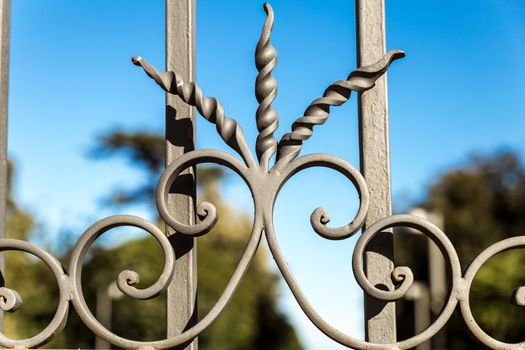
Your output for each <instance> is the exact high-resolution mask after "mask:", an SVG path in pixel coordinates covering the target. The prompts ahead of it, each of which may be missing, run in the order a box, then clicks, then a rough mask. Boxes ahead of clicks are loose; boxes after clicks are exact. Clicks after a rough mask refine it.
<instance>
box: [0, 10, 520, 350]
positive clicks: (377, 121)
mask: <svg viewBox="0 0 525 350" xmlns="http://www.w3.org/2000/svg"><path fill="white" fill-rule="evenodd" d="M356 5H357V6H356V8H357V17H358V20H357V33H358V54H359V60H358V61H359V65H360V68H358V69H356V70H355V71H353V72H352V73H351V74H350V75H349V76H348V77H347V78H346V79H344V80H339V81H336V82H334V83H333V84H331V85H330V86H328V87H327V88H326V90H325V92H324V94H323V96H321V97H319V98H317V99H315V100H314V101H312V103H311V104H310V105H309V106H308V107H307V108H306V110H305V112H304V115H303V116H301V117H300V118H298V119H297V120H296V121H295V122H294V123H293V124H292V126H291V131H290V132H288V133H286V134H285V135H284V136H283V137H282V138H281V139H280V140H279V141H277V139H276V138H275V137H274V135H273V134H274V132H275V131H276V129H277V126H278V115H277V111H276V110H275V109H273V107H272V102H273V100H274V99H275V97H276V94H277V81H276V80H275V78H274V77H273V76H272V70H273V68H274V67H275V65H276V63H277V53H276V50H275V48H274V47H273V46H272V44H271V41H270V34H271V30H272V26H273V22H274V13H273V10H272V8H271V7H270V5H268V4H265V6H264V9H265V10H266V12H267V18H266V21H265V23H264V27H263V30H262V34H261V37H260V39H259V42H258V44H257V47H256V52H255V61H256V66H257V69H258V71H259V74H258V76H257V79H256V88H255V94H256V97H257V100H258V102H259V108H258V109H257V112H256V122H257V128H258V130H259V135H258V137H257V141H256V154H255V157H254V155H253V154H252V153H251V151H250V148H249V147H248V144H247V142H246V140H245V138H244V136H243V132H242V129H241V126H240V125H239V124H238V123H237V122H236V121H235V120H234V119H232V118H230V117H228V116H227V115H226V114H225V109H224V107H223V106H222V104H221V103H220V102H219V101H218V100H216V99H215V98H213V97H206V96H204V94H203V92H202V91H201V88H200V86H199V85H197V84H196V83H194V82H193V80H194V76H195V71H194V66H195V57H194V35H195V32H194V27H193V23H194V17H195V1H194V0H181V1H176V0H168V1H167V16H166V18H167V21H166V25H167V36H166V37H167V56H166V58H167V60H166V61H167V71H166V72H159V71H158V70H157V69H156V68H154V67H153V66H151V65H150V64H149V63H148V62H147V61H146V60H145V59H143V58H141V57H134V58H133V59H132V62H133V63H134V64H135V65H137V66H140V67H142V68H143V70H144V71H145V73H146V74H147V75H149V76H150V77H151V78H152V79H153V80H154V81H155V82H156V83H157V84H158V85H159V86H160V87H161V88H162V89H163V90H165V91H166V93H167V94H166V96H167V97H166V148H167V167H166V169H165V171H164V172H163V173H162V175H161V176H160V179H159V181H158V185H157V192H156V204H157V209H158V211H159V214H160V216H161V218H162V219H163V220H164V221H165V222H166V224H167V232H166V233H164V232H162V231H161V230H160V229H159V228H158V227H156V226H155V225H154V224H152V223H150V222H148V221H146V220H144V219H142V218H140V217H135V216H125V215H122V216H111V217H108V218H105V219H102V220H100V221H98V222H97V223H95V224H93V225H92V226H91V227H90V228H88V229H87V231H86V232H85V233H84V234H83V235H82V236H81V238H80V239H79V240H78V241H77V243H76V245H75V247H74V249H73V251H72V254H71V258H70V263H69V267H68V268H67V269H64V268H63V267H62V266H61V264H60V262H59V261H58V260H57V259H56V258H55V257H54V256H52V255H51V254H49V253H47V252H45V251H44V250H42V249H40V248H38V247H36V246H35V245H33V244H31V243H29V242H25V241H20V240H14V239H6V238H2V239H0V251H6V250H18V251H23V252H27V253H30V254H32V255H34V256H36V257H38V258H39V259H41V260H42V261H43V262H44V263H45V264H46V265H47V266H48V267H49V268H50V269H51V271H52V272H53V274H54V276H55V278H56V281H57V284H58V286H59V294H60V297H59V303H58V307H57V310H56V313H55V316H54V317H53V319H52V321H51V322H50V323H49V325H48V326H47V327H46V328H45V329H44V330H43V331H41V332H40V333H39V334H37V335H35V336H34V337H31V338H28V339H22V340H14V339H9V338H8V337H6V336H5V335H4V334H0V345H1V346H2V347H6V348H15V347H23V348H33V347H38V346H40V345H43V344H45V343H46V342H48V341H49V340H51V339H52V338H53V337H54V336H55V335H56V334H58V333H59V332H60V331H61V330H62V329H63V328H64V327H65V324H66V319H67V313H68V310H69V308H70V307H73V308H74V309H75V310H76V312H77V313H78V315H79V316H80V318H81V319H82V321H83V322H84V324H85V325H86V326H87V327H88V328H89V329H90V330H91V331H92V332H93V333H94V334H95V335H96V336H98V337H100V338H102V339H104V340H105V341H107V342H108V343H110V344H112V345H114V346H118V347H122V348H172V347H186V348H188V349H196V348H197V344H196V342H195V341H194V340H195V339H196V338H197V337H198V336H199V334H200V333H201V332H203V331H204V330H205V329H206V328H207V327H208V326H209V325H210V324H211V323H212V322H213V321H214V320H215V319H216V318H217V317H218V316H219V314H220V313H221V312H222V310H223V309H224V308H225V307H226V305H227V303H228V301H229V300H230V298H232V296H233V294H234V292H235V289H236V288H237V286H238V285H239V283H240V281H241V280H242V278H243V275H244V273H245V272H246V270H247V268H248V266H249V265H250V262H251V261H252V259H253V257H254V255H255V253H256V251H257V249H258V247H259V243H260V240H261V237H262V235H263V234H264V235H265V237H266V240H267V242H268V245H269V248H270V251H271V254H272V256H273V258H274V260H275V261H276V263H277V266H278V268H279V270H280V271H281V273H282V275H283V277H284V279H285V280H286V282H287V284H288V286H289V288H290V290H291V291H292V293H293V295H294V297H295V299H296V300H297V302H298V304H299V305H300V307H301V308H302V310H303V311H304V313H305V314H306V315H307V316H308V317H309V319H310V320H311V321H312V323H314V324H315V326H317V328H319V329H320V330H321V331H322V332H323V333H325V334H326V335H327V336H328V337H330V338H332V339H333V340H335V341H336V342H338V343H340V344H342V345H345V346H347V347H349V348H355V349H409V348H412V347H415V346H418V345H420V344H423V343H424V342H426V341H428V340H429V339H430V338H431V337H433V336H434V335H435V334H436V333H437V332H438V331H439V330H440V329H442V328H443V327H444V325H445V324H446V322H447V321H448V319H449V318H450V316H451V315H452V313H453V312H454V310H456V309H457V308H458V309H459V313H460V315H461V316H462V318H463V320H464V321H465V324H466V326H467V329H468V331H469V332H470V334H471V335H472V336H473V337H474V338H475V339H476V340H478V341H480V342H481V343H483V344H485V345H486V346H488V347H490V348H495V349H524V348H525V343H517V344H507V343H503V342H500V341H498V340H496V339H494V338H492V337H491V336H489V335H488V334H486V333H485V332H484V331H483V330H482V329H481V328H480V327H479V326H478V324H477V323H476V321H475V320H474V318H473V316H472V312H471V309H470V305H469V293H470V287H471V284H472V281H473V279H474V276H475V275H476V273H477V272H478V271H479V269H480V268H481V266H482V265H483V264H484V263H485V262H486V261H487V260H488V259H489V258H491V257H492V256H494V255H495V254H497V253H499V252H501V251H504V250H508V249H513V248H525V236H519V237H513V238H509V239H506V240H503V241H501V242H498V243H496V244H494V245H492V246H490V247H489V248H487V249H486V250H485V251H484V252H482V253H481V254H480V255H479V256H478V257H477V258H476V259H475V260H474V261H473V262H472V263H471V264H470V266H469V267H468V269H467V270H466V273H465V274H462V268H461V266H460V262H459V259H458V256H457V253H456V250H455V249H454V246H453V245H452V243H451V242H450V240H449V239H448V238H447V236H446V235H445V234H444V233H443V232H442V231H441V229H440V228H438V227H437V226H435V225H434V224H432V223H430V222H429V221H427V220H425V219H423V218H420V217H417V216H411V215H392V213H391V200H390V197H391V194H390V180H389V177H390V175H389V174H390V172H389V153H388V152H389V145H388V108H387V90H386V77H385V75H384V74H385V72H386V70H387V69H388V67H389V65H390V64H391V63H392V61H394V60H396V59H399V58H401V57H403V56H404V53H403V52H402V51H398V50H394V51H389V52H386V53H385V35H384V4H383V0H357V2H356ZM8 12H9V1H8V0H1V1H0V14H1V16H0V19H1V21H2V22H1V26H0V27H1V30H2V32H1V35H2V39H3V40H2V46H1V48H2V52H1V53H0V58H1V59H2V61H1V63H2V70H1V72H2V75H1V84H0V85H1V88H2V91H1V92H2V96H1V98H2V99H1V101H0V103H1V111H2V125H0V130H1V134H0V136H3V138H2V139H1V140H0V143H1V144H0V151H2V155H1V157H0V160H1V161H2V162H3V164H2V166H3V168H2V173H0V180H1V181H3V184H2V192H4V191H5V188H6V186H5V181H6V178H5V169H6V167H5V165H6V164H5V162H6V153H5V151H6V146H5V133H6V121H7V109H6V98H7V76H6V72H7V68H6V67H7V62H6V60H7V57H8V53H7V51H6V50H8V41H7V39H6V38H8V34H6V33H8V30H9V25H8V20H9V16H8ZM352 91H354V92H356V93H358V94H359V107H360V109H359V117H360V120H359V123H360V131H361V132H360V135H361V140H360V147H361V163H362V169H361V171H359V170H357V169H356V168H355V167H354V166H352V165H351V164H349V163H348V162H346V161H345V160H343V159H341V158H338V157H336V156H333V155H328V154H307V155H304V156H299V153H300V151H301V148H302V144H303V142H306V141H307V140H308V139H309V138H310V137H311V136H312V134H313V131H314V127H315V126H320V125H322V124H323V123H324V122H325V121H326V120H327V118H329V114H330V109H331V108H332V107H337V106H340V105H342V104H344V103H346V102H347V101H348V100H349V98H350V95H351V93H352ZM193 107H195V108H196V110H197V111H198V112H199V113H200V114H201V115H202V116H203V117H204V118H205V119H206V120H208V121H209V122H210V123H212V124H215V127H216V129H217V132H218V134H219V135H220V136H221V138H222V139H223V140H224V142H225V143H226V144H227V145H228V146H230V147H231V148H232V149H233V150H234V151H235V152H236V153H237V154H238V155H239V156H240V158H241V159H242V160H241V159H239V158H237V157H235V156H233V155H231V154H228V153H226V152H222V151H218V150H194V144H195V142H194V135H195V129H194V124H195V123H194V118H195V112H194V108H193ZM184 119H185V120H186V121H188V122H187V123H179V122H178V121H180V120H184ZM180 125H184V127H183V128H181V127H180ZM274 155H275V161H274V162H272V159H274V158H273V156H274ZM201 163H215V164H217V165H221V166H225V167H228V168H229V169H231V170H233V171H234V172H235V173H237V174H238V175H239V176H240V177H241V178H242V179H243V180H244V181H245V182H246V184H247V185H248V187H249V189H250V191H251V194H252V196H253V200H254V211H255V213H254V223H253V227H252V231H251V234H250V238H249V240H248V243H247V245H246V247H245V250H244V252H243V254H242V257H241V258H240V261H239V263H238V265H237V267H236V268H235V271H234V273H233V275H232V277H231V279H230V280H229V282H228V284H227V286H226V288H225V289H224V292H223V293H222V295H221V296H220V297H219V299H218V301H217V302H216V304H215V305H214V306H213V308H212V309H211V310H210V311H209V313H208V314H206V315H204V316H203V317H202V318H201V319H200V320H197V318H196V312H195V310H194V306H195V304H194V303H195V297H196V296H195V295H196V286H195V285H196V282H195V281H196V268H195V256H194V254H195V253H194V250H193V246H194V238H195V237H198V236H201V235H204V234H206V233H207V232H208V231H209V230H210V229H211V228H212V227H213V226H214V225H215V223H216V222H217V220H219V218H218V216H217V211H216V208H215V207H214V205H213V204H212V203H208V202H203V203H200V204H199V205H198V206H197V207H196V211H195V213H196V215H197V216H198V218H199V219H200V221H198V222H196V221H195V220H194V214H195V213H194V210H193V206H194V199H195V181H194V172H193V169H194V167H195V166H196V165H197V164H201ZM311 167H327V168H331V169H333V170H335V171H337V172H339V173H341V174H342V175H344V176H345V177H346V178H347V179H348V180H349V181H350V182H352V184H353V185H354V186H355V188H356V190H357V193H358V195H359V201H360V206H359V210H358V212H357V214H356V215H355V217H354V218H353V219H352V220H351V221H350V222H349V223H348V224H347V225H344V226H342V227H338V228H332V227H329V226H327V224H328V223H329V215H328V213H327V212H326V210H325V209H323V208H318V209H316V210H315V211H314V212H313V213H312V214H311V217H310V222H311V225H312V228H313V229H314V231H315V232H316V233H317V234H319V235H320V236H322V237H324V238H326V239H331V240H342V239H346V238H348V237H351V236H353V235H354V234H356V233H357V232H358V231H359V230H361V229H362V230H363V232H362V234H361V236H360V237H359V239H358V241H357V244H356V246H355V249H354V252H353V257H352V267H353V272H354V275H355V277H356V279H357V282H358V283H359V285H360V286H361V288H362V289H363V290H364V292H365V295H366V302H365V304H366V305H365V310H367V311H366V312H365V317H366V321H367V323H366V340H360V339H356V338H354V337H351V336H349V335H347V334H345V333H343V332H341V331H340V330H338V329H336V328H335V327H334V326H332V325H331V324H330V323H328V322H327V321H325V320H324V319H323V318H322V317H321V316H320V315H319V314H318V313H317V311H316V310H315V309H314V307H313V306H312V305H311V304H310V302H309V301H308V299H307V298H306V296H305V294H304V293H303V291H302V289H301V287H300V285H299V284H298V282H297V280H296V279H295V277H294V275H293V273H292V272H291V270H290V268H289V266H288V264H287V262H286V259H285V257H284V256H283V254H282V252H281V250H280V247H279V245H278V242H277V239H276V236H275V231H274V227H273V210H274V203H275V201H276V198H277V196H278V194H279V191H280V190H281V188H282V187H283V186H284V185H285V184H286V182H287V181H288V180H289V179H290V178H291V177H292V176H294V175H295V174H296V173H298V172H300V171H302V170H304V169H307V168H311ZM183 173H184V174H189V175H190V176H189V177H188V176H185V177H184V178H185V179H186V180H184V181H181V180H180V179H181V176H180V175H181V174H183ZM177 186H178V187H179V188H180V186H183V188H184V189H185V191H182V192H181V191H178V193H179V194H177V193H175V192H173V188H174V187H177ZM2 192H0V194H2ZM0 202H1V203H2V204H1V205H2V206H4V203H5V195H4V197H3V198H1V200H0ZM0 209H1V212H2V213H1V214H2V215H3V216H2V217H1V219H2V220H0V221H1V222H2V223H1V225H5V206H4V207H0ZM119 226H133V227H138V228H140V229H143V230H145V231H146V232H148V233H149V234H151V235H152V236H153V237H154V238H155V239H156V240H157V241H158V242H159V244H160V245H161V247H162V250H163V253H164V258H165V262H164V268H163V270H162V273H161V275H160V277H159V278H158V279H157V281H156V282H155V283H154V284H153V285H151V286H149V287H148V288H145V289H138V288H136V284H137V283H138V281H139V275H138V273H137V272H134V271H130V270H125V271H123V272H121V273H120V274H119V276H118V279H117V285H118V288H119V289H120V290H121V291H122V292H123V293H124V294H126V295H128V296H130V297H133V298H137V299H148V298H152V297H155V296H157V295H158V294H159V293H161V292H163V291H165V290H168V300H167V310H168V312H167V315H168V316H167V322H168V334H167V337H166V338H165V339H162V340H158V341H148V342H142V341H136V340H130V339H126V338H123V337H120V336H118V335H117V334H114V333H112V332H111V331H110V330H109V329H108V328H106V327H104V326H103V325H102V324H101V323H100V322H99V321H98V320H97V319H96V318H95V317H94V315H93V314H92V312H91V311H90V310H89V308H88V307H87V304H86V300H85V298H84V295H83V293H82V282H81V276H82V267H83V264H84V260H85V258H86V255H87V253H88V251H89V249H90V248H91V246H92V245H93V243H94V241H95V240H96V239H97V238H98V237H99V236H100V235H102V234H104V233H105V232H106V231H108V230H111V229H113V228H115V227H119ZM2 227H4V226H1V227H0V231H2V233H3V232H4V231H5V228H2ZM395 227H409V228H413V229H416V230H418V231H420V232H422V233H423V234H424V235H426V236H427V237H428V238H430V239H431V240H432V241H433V242H434V243H435V244H436V246H437V247H438V248H439V250H440V251H441V253H442V254H443V256H444V258H445V261H446V263H447V266H448V269H449V272H450V282H449V292H448V296H447V298H446V299H447V300H446V301H445V303H444V307H443V308H442V310H441V312H440V314H439V316H438V317H437V318H436V319H435V320H434V322H433V323H432V324H431V325H430V326H429V327H427V328H426V329H424V330H423V331H421V332H420V333H419V334H416V335H414V336H413V337H411V338H409V339H406V340H402V341H397V340H396V334H395V309H394V307H395V303H394V301H396V300H398V299H400V298H402V297H403V296H405V295H406V293H407V292H408V290H409V288H410V287H411V286H412V284H413V282H414V277H413V274H412V272H411V270H410V268H408V267H405V266H398V267H394V263H393V247H392V236H393V231H392V229H393V228H395ZM169 236H173V237H170V239H169V238H168V237H169ZM174 245H175V246H176V247H177V248H178V249H177V250H178V251H183V252H184V254H181V255H180V256H176V254H175V250H174ZM181 246H182V247H183V249H179V248H180V247H181ZM513 298H514V301H515V303H517V304H518V305H522V306H523V305H525V287H520V288H518V289H517V290H516V291H515V293H514V295H513ZM21 305H22V300H21V298H20V296H19V295H18V293H17V292H16V291H14V290H12V289H9V281H7V282H6V286H2V287H1V288H0V308H1V309H2V310H3V311H11V312H12V311H16V309H18V308H19V307H20V306H21ZM371 310H376V311H375V312H373V313H372V312H371ZM377 310H379V312H377Z"/></svg>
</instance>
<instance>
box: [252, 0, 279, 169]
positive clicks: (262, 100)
mask: <svg viewBox="0 0 525 350" xmlns="http://www.w3.org/2000/svg"><path fill="white" fill-rule="evenodd" d="M264 10H265V11H266V14H267V17H266V21H265V22H264V27H263V30H262V33H261V38H260V39H259V42H258V43H257V48H256V49H255V65H256V66H257V70H258V71H259V74H258V75H257V79H256V80H255V96H256V97H257V101H258V102H259V107H258V108H257V112H256V114H255V118H256V121H257V130H259V135H258V136H257V141H256V153H257V158H258V159H259V162H260V163H261V167H262V168H264V169H267V168H268V161H269V159H270V157H271V156H272V155H273V154H274V153H275V152H277V140H276V139H275V137H274V136H273V133H274V132H275V131H276V130H277V128H278V127H279V118H278V116H277V111H276V110H275V109H274V108H273V107H272V102H273V101H274V100H275V97H276V96H277V80H276V79H275V78H274V77H273V75H272V70H273V69H274V68H275V66H276V65H277V52H276V51H275V48H274V47H273V46H272V44H271V42H270V33H271V31H272V28H273V19H274V14H273V9H272V7H271V6H270V5H269V4H268V3H266V4H264Z"/></svg>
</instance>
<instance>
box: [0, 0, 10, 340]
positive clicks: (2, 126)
mask: <svg viewBox="0 0 525 350" xmlns="http://www.w3.org/2000/svg"><path fill="white" fill-rule="evenodd" d="M10 17H11V0H0V239H1V238H5V231H6V215H7V102H8V98H7V96H8V88H9V32H10V22H11V20H10ZM4 267H5V254H4V253H0V283H1V285H2V286H3V285H4V281H3V280H4ZM3 319H4V317H3V313H2V312H0V330H2V329H3Z"/></svg>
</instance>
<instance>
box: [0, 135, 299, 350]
mask: <svg viewBox="0 0 525 350" xmlns="http://www.w3.org/2000/svg"><path fill="white" fill-rule="evenodd" d="M99 141H100V143H99V144H98V145H97V147H96V148H95V150H94V151H93V154H94V155H96V156H114V155H118V156H124V157H125V158H126V159H128V160H129V161H130V162H131V164H133V165H135V166H137V167H138V168H139V169H142V170H144V171H145V175H146V176H145V181H144V184H142V185H139V186H138V188H134V189H126V190H122V191H120V192H119V193H117V195H116V197H114V198H113V199H114V200H113V202H114V203H120V204H125V203H131V202H139V201H145V200H152V197H153V189H154V187H153V185H154V184H155V183H156V178H157V177H158V175H159V173H160V171H161V170H162V169H163V162H164V154H163V153H164V140H163V138H162V137H161V136H160V135H156V134H150V133H125V132H114V133H110V134H108V135H104V136H102V137H101V138H100V140H99ZM223 176H224V174H223V172H222V171H221V170H220V169H218V168H206V169H200V170H199V178H200V179H201V180H204V181H205V182H202V183H201V185H200V187H201V188H202V190H203V191H202V192H203V193H204V195H203V196H204V197H205V199H206V200H210V201H212V202H213V203H214V204H215V205H216V207H217V209H218V212H219V215H220V220H219V222H218V223H217V225H216V227H215V228H214V229H213V230H212V232H210V233H209V234H207V235H205V236H204V237H201V238H199V239H198V243H197V247H198V248H197V249H198V272H199V273H198V290H199V297H198V298H199V299H198V314H199V316H200V317H201V318H202V317H203V316H205V315H206V314H207V313H208V311H209V310H210V309H211V308H212V307H213V305H214V304H215V302H216V301H217V299H218V298H219V296H220V295H221V294H222V292H223V289H224V287H225V286H226V284H227V282H228V280H229V279H230V277H231V275H232V273H233V271H234V269H235V267H236V266H237V263H238V260H239V258H240V256H241V254H242V251H243V250H244V246H245V244H246V242H247V240H248V237H249V234H250V229H251V222H250V220H249V219H248V217H247V216H246V215H245V214H234V213H233V212H232V210H231V209H230V207H229V206H228V205H227V204H226V203H225V202H224V201H223V200H222V198H221V197H220V192H219V185H218V183H219V181H220V179H221V178H222V177H223ZM149 203H153V201H149ZM9 225H10V226H9V227H10V229H9V230H10V232H11V233H12V234H13V235H15V236H16V237H17V238H21V239H27V238H28V235H29V232H30V230H31V225H32V221H31V219H30V216H29V215H27V214H26V213H23V212H20V211H18V210H17V211H13V210H12V211H11V212H10V224H9ZM159 225H162V223H159ZM108 234H109V235H111V234H112V233H108ZM113 234H115V233H113ZM117 234H119V235H120V234H124V235H125V234H126V229H119V231H118V232H117ZM68 255H69V254H66V255H65V256H66V257H67V256H68ZM15 260H16V261H15ZM9 262H10V264H9V265H12V266H11V268H10V269H9V273H8V275H7V279H8V281H9V282H10V283H9V285H10V286H11V287H13V288H15V289H16V290H18V291H19V292H20V294H21V295H22V298H23V299H24V305H23V306H22V308H21V309H20V310H19V311H17V312H16V313H14V314H13V315H12V316H10V317H9V318H8V320H7V321H8V322H7V326H8V327H7V334H8V335H10V336H13V337H19V338H20V337H28V336H30V335H34V334H36V333H37V332H38V331H40V330H41V329H43V328H44V327H45V326H46V325H47V323H48V322H49V321H50V320H51V319H52V316H53V313H54V312H55V310H56V305H57V299H58V298H57V294H58V291H57V288H56V286H52V285H51V284H50V281H53V280H54V277H53V276H51V273H50V272H49V271H46V270H48V269H47V268H46V267H45V265H43V264H42V263H40V262H38V261H37V260H35V259H32V258H29V257H28V256H27V255H26V254H17V255H16V256H13V257H10V260H9ZM163 264H164V256H163V253H162V250H161V248H160V246H159V245H158V243H157V242H156V241H155V239H153V238H152V237H149V236H148V237H146V238H142V239H138V240H133V241H128V242H126V243H124V244H122V245H120V246H118V247H115V248H112V249H105V248H103V247H100V246H98V245H97V246H95V247H93V248H92V250H91V252H90V254H89V256H88V257H87V261H86V264H85V265H84V267H83V272H82V283H83V293H84V296H85V299H86V302H87V304H88V306H89V308H90V310H91V312H92V313H93V314H95V313H96V305H95V302H96V300H97V292H99V293H100V292H102V293H104V292H105V291H106V290H107V287H108V286H109V285H110V284H111V283H112V282H113V281H115V279H116V278H117V276H118V274H119V273H120V272H121V271H123V270H125V269H129V270H133V271H137V272H138V273H139V274H140V283H139V285H138V288H145V287H147V286H149V285H151V284H153V283H154V282H155V281H156V279H157V278H158V276H159V275H160V273H161V270H162V267H163ZM64 266H67V262H66V261H64ZM20 276H23V278H20ZM11 282H12V283H11ZM277 287H278V278H277V276H276V275H275V274H274V273H273V272H272V271H270V270H269V267H268V259H267V257H266V255H265V254H264V252H263V251H260V252H259V253H258V254H257V255H256V256H255V258H254V261H253V262H252V264H251V266H250V268H249V269H248V271H247V273H246V275H245V276H244V279H243V281H242V283H241V284H240V286H239V288H238V290H237V291H236V293H235V294H234V296H233V299H232V300H231V302H230V303H229V304H228V306H227V307H226V309H225V311H224V312H223V313H222V314H221V315H220V316H219V318H218V319H217V320H216V321H215V322H214V323H213V324H212V325H211V326H210V328H209V329H208V330H206V331H205V332H204V333H203V334H202V335H201V336H200V337H199V347H200V349H203V350H243V349H254V350H257V349H261V350H262V349H265V350H267V349H276V350H280V349H289V350H300V349H302V346H301V344H300V342H299V340H298V338H297V336H296V334H295V331H294V330H293V328H292V327H291V325H290V324H289V322H288V320H287V319H286V317H285V316H284V315H283V314H281V313H280V312H279V310H278V309H277V297H278V291H277ZM165 303H166V295H165V294H163V295H161V296H159V297H157V298H153V299H151V300H146V301H140V300H135V299H132V298H129V297H127V296H124V297H122V298H121V299H117V300H113V302H112V308H113V312H112V318H111V324H112V326H111V328H112V330H113V331H114V332H115V333H116V334H118V335H120V336H123V337H126V338H130V339H136V340H157V339H163V338H165V335H166V324H165V323H166V322H165V317H166V312H165ZM94 340H95V338H94V336H93V334H92V332H91V331H89V330H88V329H87V328H86V327H85V326H84V325H83V323H82V322H81V321H80V319H79V317H78V315H76V313H75V311H74V310H73V309H72V308H71V312H70V315H69V320H68V323H67V326H66V328H65V330H64V331H63V332H62V333H60V335H58V336H57V337H56V338H55V339H54V340H53V341H52V342H50V343H49V344H47V345H46V347H48V348H93V346H94Z"/></svg>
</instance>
